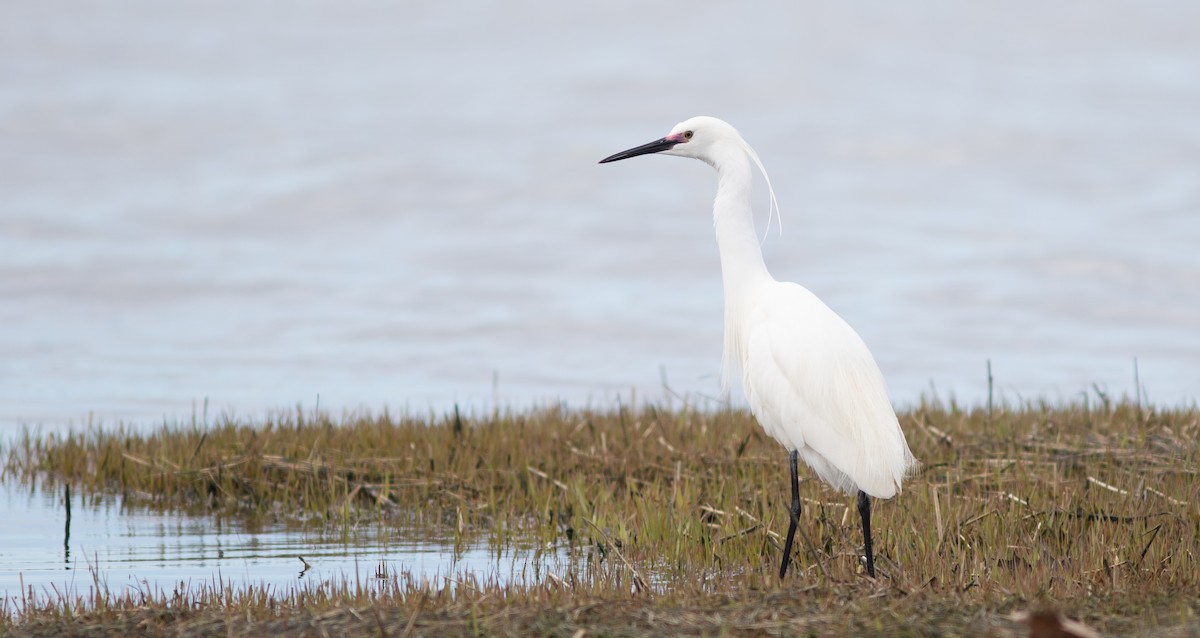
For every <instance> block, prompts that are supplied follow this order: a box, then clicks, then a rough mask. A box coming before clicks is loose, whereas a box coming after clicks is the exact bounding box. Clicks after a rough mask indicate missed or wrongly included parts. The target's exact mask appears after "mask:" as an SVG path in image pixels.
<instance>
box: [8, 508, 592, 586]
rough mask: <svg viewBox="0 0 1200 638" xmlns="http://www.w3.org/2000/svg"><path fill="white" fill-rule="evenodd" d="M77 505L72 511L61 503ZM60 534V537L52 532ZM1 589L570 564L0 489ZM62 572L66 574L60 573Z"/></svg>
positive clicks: (529, 571) (489, 572)
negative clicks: (148, 510) (2, 541)
mask: <svg viewBox="0 0 1200 638" xmlns="http://www.w3.org/2000/svg"><path fill="white" fill-rule="evenodd" d="M72 500H74V504H73V505H68V503H71V502H72ZM57 530H62V536H61V537H60V536H59V535H58V534H57V533H56V531H57ZM0 538H3V539H4V541H5V542H4V543H3V544H0V592H4V595H6V596H7V597H9V598H10V599H19V598H20V594H21V592H22V589H24V591H26V592H28V591H29V589H30V588H32V590H33V591H34V592H35V593H37V594H39V595H46V594H48V593H51V592H55V591H57V592H76V593H86V592H87V591H89V588H92V587H94V586H95V585H96V584H99V585H101V586H102V587H107V588H108V589H109V590H111V591H117V590H120V589H123V588H127V587H128V588H133V589H135V590H139V591H146V590H150V591H158V590H160V589H161V590H167V591H170V590H173V589H177V588H179V587H181V583H182V587H184V588H185V589H187V588H202V587H206V586H210V585H212V584H213V583H214V582H220V583H235V584H236V583H241V584H250V585H255V586H260V585H263V586H266V585H269V586H272V587H275V588H277V589H278V588H284V589H286V588H289V587H293V586H296V585H297V584H298V583H299V584H302V585H316V584H321V583H334V584H336V583H340V582H342V580H344V579H349V580H350V581H351V582H355V581H359V582H362V581H370V580H371V579H388V578H391V577H392V576H399V575H405V576H411V577H412V578H414V579H415V580H417V581H421V580H427V581H431V582H437V581H438V580H439V579H453V578H454V577H455V576H456V575H461V574H468V573H469V574H472V575H475V576H477V577H480V578H494V579H496V580H498V581H500V582H509V581H511V580H513V579H517V580H520V579H524V578H528V577H530V576H531V575H533V574H541V573H544V571H545V570H554V571H559V570H562V569H565V568H566V566H567V564H568V560H569V559H568V557H567V553H566V551H565V549H564V548H556V547H538V546H536V545H532V544H528V543H525V544H522V543H520V542H519V541H518V542H517V543H515V544H514V545H513V546H511V547H504V548H495V547H490V546H489V545H487V544H486V543H476V544H463V545H460V546H458V547H456V546H455V544H454V539H453V538H451V537H448V536H439V535H437V534H430V533H428V532H422V533H419V534H418V533H417V532H415V531H413V530H411V529H404V528H402V527H397V526H393V525H391V524H389V523H382V524H381V523H378V522H372V523H370V524H364V525H359V526H357V527H354V528H350V529H341V528H340V527H339V528H338V529H333V528H318V527H313V526H311V525H309V526H304V525H299V524H295V523H285V522H279V521H272V520H269V519H261V518H260V519H252V520H240V519H234V518H229V517H220V516H202V517H197V516H188V515H183V514H172V513H154V512H147V511H139V510H130V509H128V508H125V507H123V506H122V504H121V502H120V499H117V498H112V497H91V496H79V495H76V496H74V498H72V496H71V494H70V491H69V490H67V489H63V491H61V492H57V493H54V494H49V493H44V492H41V491H39V490H36V489H31V488H28V487H20V486H14V485H7V484H6V485H0ZM64 565H65V568H66V569H65V571H64V569H63V568H64Z"/></svg>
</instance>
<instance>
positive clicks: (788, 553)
mask: <svg viewBox="0 0 1200 638" xmlns="http://www.w3.org/2000/svg"><path fill="white" fill-rule="evenodd" d="M798 456H799V455H798V454H797V452H796V450H792V453H791V455H789V457H788V458H789V460H790V461H791V465H792V509H791V510H789V512H788V513H789V514H791V519H792V522H791V523H789V524H788V533H787V542H785V543H784V544H783V564H781V565H780V566H779V577H780V578H783V577H784V575H785V574H787V568H788V563H789V562H790V561H791V560H792V540H793V539H794V538H796V524H797V523H799V522H800V476H799V470H798V468H797V467H796V461H797V458H798Z"/></svg>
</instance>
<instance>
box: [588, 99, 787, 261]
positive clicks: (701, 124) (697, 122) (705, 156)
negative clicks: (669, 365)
mask: <svg viewBox="0 0 1200 638" xmlns="http://www.w3.org/2000/svg"><path fill="white" fill-rule="evenodd" d="M650 153H658V154H660V155H678V156H679V157H691V158H695V159H698V160H703V161H704V162H706V163H708V164H709V165H711V166H712V167H713V168H715V169H717V171H718V172H722V171H723V167H728V166H730V165H737V164H744V163H745V158H746V157H749V158H750V159H751V160H752V161H753V162H754V165H755V166H757V167H758V170H759V171H760V172H761V173H762V175H763V179H764V180H766V182H767V190H768V191H769V192H770V194H771V207H770V209H769V210H768V213H767V228H768V229H770V228H771V216H773V215H778V214H779V203H778V202H777V201H775V189H774V188H772V187H771V178H770V177H769V176H768V175H767V169H766V168H765V167H764V166H763V164H762V161H761V160H759V159H758V153H755V152H754V149H753V148H750V145H749V144H747V143H746V140H744V139H742V136H741V134H739V133H738V132H737V129H735V128H733V126H731V125H730V124H729V123H728V122H726V121H724V120H719V119H717V118H715V117H709V116H707V115H698V116H696V117H693V118H690V119H687V120H684V121H682V122H680V123H678V124H676V125H675V128H673V129H671V132H670V133H667V135H666V136H665V137H662V138H659V139H657V140H654V141H653V142H649V143H647V144H642V145H641V146H635V147H633V148H631V149H629V150H625V151H621V152H620V153H615V154H613V155H609V156H608V157H606V158H604V159H602V160H600V163H601V164H604V163H606V162H615V161H617V160H623V159H629V158H631V157H637V156H638V155H648V154H650ZM750 177H751V176H750V175H749V174H747V175H746V179H750ZM782 223H783V222H782V219H780V229H779V230H780V232H781V233H782V232H783V227H782ZM763 237H764V239H765V238H766V236H765V235H764V236H763Z"/></svg>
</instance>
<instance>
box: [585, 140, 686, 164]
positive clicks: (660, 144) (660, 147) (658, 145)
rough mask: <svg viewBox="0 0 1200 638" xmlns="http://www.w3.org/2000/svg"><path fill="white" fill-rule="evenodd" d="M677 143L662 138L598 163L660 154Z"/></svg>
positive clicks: (610, 156)
mask: <svg viewBox="0 0 1200 638" xmlns="http://www.w3.org/2000/svg"><path fill="white" fill-rule="evenodd" d="M678 143H679V142H677V141H675V140H669V139H667V138H665V137H664V138H662V139H659V140H654V141H653V142H650V143H649V144H642V145H641V146H635V147H633V148H631V149H629V150H627V151H621V152H620V153H617V154H615V155H609V156H608V157H606V158H604V159H602V160H600V163H601V164H605V163H608V162H615V161H617V160H623V159H629V158H631V157H637V156H638V155H647V154H650V153H661V152H663V151H667V150H670V149H672V148H675V145H676V144H678Z"/></svg>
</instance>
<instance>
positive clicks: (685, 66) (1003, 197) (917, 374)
mask: <svg viewBox="0 0 1200 638" xmlns="http://www.w3.org/2000/svg"><path fill="white" fill-rule="evenodd" d="M1197 24H1200V5H1197V4H1195V3H1194V2H1187V1H1185V0H1179V1H1170V0H1163V1H1152V2H1132V1H1128V2H1125V1H1111V0H1100V1H1097V2H1088V3H1059V4H1052V5H1047V4H1045V3H1035V2H1031V1H1019V2H992V1H987V2H972V3H961V2H945V1H933V0H929V1H923V2H916V3H905V4H903V5H899V4H895V3H888V2H883V1H876V2H863V3H822V2H798V3H790V2H758V3H748V4H741V5H736V6H735V5H730V4H728V3H708V2H700V3H696V2H686V3H685V2H665V3H642V2H625V1H622V0H617V1H616V2H606V3H603V4H602V5H595V6H574V5H565V4H561V3H558V4H555V3H541V2H506V3H498V4H497V3H481V2H451V3H433V2H410V3H373V2H359V1H351V2H339V3H316V2H290V3H262V4H250V5H248V4H246V3H243V2H229V1H227V0H205V1H203V2H201V1H198V0H185V1H181V2H171V3H162V2H152V1H149V0H140V1H138V0H132V1H122V2H116V3H91V2H78V1H74V2H73V1H64V2H38V3H7V4H5V5H4V6H2V7H0V325H3V330H0V430H3V431H6V432H8V433H12V432H14V431H16V428H17V427H19V426H21V425H35V426H43V427H46V428H51V429H56V428H62V427H67V426H73V427H77V428H78V427H86V425H87V424H88V423H93V424H108V425H112V424H115V423H117V422H122V421H123V422H128V423H132V424H153V423H155V422H161V421H162V420H164V419H165V420H167V421H187V420H189V419H190V418H191V416H192V415H193V414H195V413H202V412H203V410H204V409H203V408H202V407H201V406H203V405H204V404H205V402H206V401H207V405H208V414H209V415H210V416H211V415H215V414H218V413H222V412H224V413H233V414H236V415H239V416H242V417H247V418H251V419H254V418H259V417H261V416H262V415H264V414H265V413H266V412H268V411H272V410H278V409H281V408H283V409H286V408H289V407H291V406H294V405H296V404H297V403H301V404H303V405H304V406H305V409H308V408H311V407H312V406H314V404H315V403H316V402H317V397H320V399H319V400H320V405H321V407H322V408H323V409H327V410H330V411H333V412H334V413H335V414H336V413H337V412H338V411H339V410H366V411H372V412H377V411H380V410H382V409H384V408H385V407H387V408H390V409H392V410H397V409H400V410H405V409H407V410H414V411H425V410H430V409H432V410H434V411H444V410H448V409H450V407H451V406H452V405H453V404H454V403H455V402H458V403H461V404H463V405H464V407H465V408H466V409H468V410H472V409H475V410H479V409H487V408H490V407H491V406H492V405H493V404H494V403H495V402H496V401H499V402H500V403H501V404H504V405H509V406H513V407H515V408H518V409H519V408H521V407H524V406H528V405H530V404H533V403H538V402H544V401H553V400H565V401H567V402H569V403H572V404H575V405H581V404H583V403H590V404H591V405H593V406H596V405H604V404H607V403H609V402H611V401H613V400H614V398H615V397H617V396H618V395H621V396H624V397H626V398H627V397H628V395H629V393H630V392H631V391H636V392H637V393H638V396H639V397H640V398H647V399H656V398H659V397H662V396H663V394H664V392H663V389H662V378H663V376H664V375H665V377H666V379H667V381H668V383H669V384H670V386H671V388H672V389H673V390H674V391H675V392H677V393H680V394H688V395H692V396H717V395H718V392H719V380H718V376H717V375H718V372H719V368H720V352H721V348H720V340H721V329H722V322H721V299H720V295H721V289H720V282H719V264H718V262H717V253H716V247H715V243H714V240H713V236H712V227H711V222H710V217H709V210H710V209H709V206H710V203H711V197H712V193H713V190H714V182H713V176H712V174H711V171H710V170H709V169H708V168H707V167H705V166H703V165H701V164H699V163H697V162H688V161H684V160H680V159H676V158H640V159H638V160H631V161H628V162H621V163H617V164H612V165H605V166H598V165H597V164H596V162H597V161H598V160H599V159H600V158H602V157H604V156H606V155H608V154H610V153H613V152H615V151H618V150H621V149H624V148H628V147H630V146H633V145H636V144H640V143H643V142H646V141H649V140H651V139H654V138H657V137H659V136H661V135H662V134H664V133H665V132H666V131H668V130H669V129H670V127H671V126H672V125H673V124H674V123H675V122H677V121H680V120H682V119H684V118H686V117H689V116H692V115H697V114H709V115H716V116H719V117H722V118H724V119H727V120H729V121H730V122H732V123H733V124H734V125H735V126H737V127H738V128H739V129H740V130H741V131H742V133H743V134H744V135H745V137H746V138H747V139H748V140H749V141H750V143H751V144H753V145H754V146H755V147H756V148H757V150H758V153H759V155H760V156H761V157H762V159H763V161H764V162H765V164H766V166H767V167H768V169H769V170H770V172H771V175H772V180H773V182H774V184H775V188H776V191H777V194H778V196H779V201H780V204H781V207H782V213H783V221H784V233H783V235H782V236H777V235H774V234H772V235H771V236H770V237H769V238H768V239H767V241H766V244H765V246H764V250H765V253H766V258H767V261H768V265H769V267H770V268H771V269H772V271H773V272H774V274H775V275H776V276H777V277H779V278H781V279H790V280H794V281H798V282H800V283H802V284H804V285H806V286H808V287H809V288H811V289H812V290H813V291H815V292H816V293H817V294H818V295H819V296H821V297H822V298H823V299H825V300H826V301H827V302H828V303H829V304H830V305H831V306H832V307H833V308H834V309H835V310H836V311H838V312H839V313H840V314H842V316H844V317H845V318H846V319H847V320H848V321H849V322H850V323H851V325H853V326H854V327H855V328H856V329H857V330H858V331H859V332H860V334H862V336H863V337H864V339H865V340H866V342H867V343H868V345H869V346H870V347H871V348H872V351H873V352H874V353H875V355H876V357H877V359H878V360H879V363H880V365H881V367H882V369H883V371H884V374H885V376H886V377H887V379H888V383H889V387H890V390H891V393H892V396H893V399H894V400H895V401H896V402H897V403H899V404H904V403H911V402H913V401H916V400H917V399H918V398H919V397H920V396H921V394H922V393H928V392H930V391H931V388H936V389H937V392H938V393H939V395H940V396H942V397H943V398H944V397H948V396H957V397H958V398H959V399H961V400H964V401H968V402H979V401H982V400H984V398H985V397H986V392H987V386H986V377H985V363H986V362H987V361H988V360H990V361H991V362H992V367H993V372H994V375H995V378H996V389H997V391H998V392H999V393H1000V395H1001V396H1002V397H1005V398H1008V399H1014V400H1015V399H1020V398H1033V397H1048V398H1051V399H1070V398H1073V397H1077V396H1079V394H1080V393H1081V392H1084V391H1087V390H1088V389H1089V388H1091V387H1092V385H1093V384H1095V385H1096V386H1097V387H1099V388H1100V389H1101V390H1103V391H1107V392H1109V393H1111V394H1114V395H1120V394H1123V393H1129V394H1132V393H1133V391H1134V374H1133V361H1134V359H1135V357H1136V359H1137V361H1138V368H1139V375H1140V380H1141V382H1142V384H1143V385H1144V386H1145V388H1146V390H1147V392H1148V396H1149V399H1150V400H1151V401H1154V402H1157V403H1161V404H1173V403H1179V402H1191V401H1195V399H1196V397H1197V396H1198V395H1200V251H1198V250H1197V248H1196V247H1197V244H1198V240H1200V118H1198V117H1196V114H1197V113H1200V83H1198V82H1197V81H1196V78H1198V77H1200V40H1198V39H1197V38H1196V37H1195V25H1197ZM759 195H760V200H761V201H760V202H759V204H760V205H765V194H763V193H761V192H760V193H759ZM763 210H765V208H764V209H763ZM759 219H760V223H762V222H763V221H765V214H763V215H760V218H759ZM735 399H736V395H735ZM201 416H203V415H201ZM6 489H7V490H8V491H6V492H4V498H5V499H6V500H5V503H6V507H7V512H9V513H7V514H6V515H5V516H4V518H5V520H8V521H10V525H12V524H13V523H12V521H14V520H18V521H20V524H19V525H18V526H17V527H10V528H9V529H7V530H5V531H3V532H2V533H0V536H3V537H4V539H5V543H4V544H3V545H4V547H5V548H10V549H6V550H5V551H7V552H8V553H7V554H3V555H0V561H3V563H4V564H0V582H2V586H3V587H4V588H5V589H7V590H9V591H11V589H12V587H13V583H15V582H18V581H17V577H16V574H20V573H23V574H25V579H26V582H27V583H36V584H39V585H42V586H45V585H47V584H49V583H51V582H54V583H58V584H60V585H61V584H63V583H68V582H71V581H68V580H64V579H66V578H74V579H75V581H74V582H78V580H79V578H81V574H82V573H83V572H79V571H78V570H76V571H75V572H68V571H67V570H62V571H63V572H64V573H65V574H67V575H64V576H62V577H61V578H60V577H59V576H58V575H57V574H58V572H59V570H60V569H61V568H62V567H63V566H64V565H63V563H62V560H63V556H62V555H61V552H62V550H63V546H62V539H61V538H60V537H59V536H58V532H59V531H61V527H62V521H61V520H60V519H59V518H56V517H61V515H62V511H61V503H57V504H56V503H55V502H53V501H54V498H55V497H53V496H48V495H36V494H32V495H31V494H23V493H21V492H20V491H19V490H18V491H16V492H13V491H12V487H11V486H9V488H6ZM39 499H40V500H39ZM106 507H107V508H106ZM114 507H115V506H112V505H109V506H103V505H100V506H97V507H96V508H92V509H88V508H86V507H83V506H79V507H77V509H76V516H77V517H78V518H77V520H78V521H80V525H81V527H80V529H81V530H84V529H91V530H94V531H93V532H89V533H93V534H94V535H93V536H88V533H85V532H83V531H81V532H79V536H78V537H77V538H78V543H79V544H78V545H77V546H72V552H73V554H72V555H73V556H75V557H76V558H75V559H74V560H80V559H82V557H84V556H88V555H90V553H91V552H92V551H96V552H99V554H98V556H99V560H101V561H102V563H103V568H104V569H105V570H107V571H106V572H105V573H106V574H108V575H109V580H110V582H111V583H114V584H116V585H117V586H123V585H124V584H125V582H126V581H127V580H129V579H134V580H136V579H137V578H149V579H151V580H156V582H158V581H162V582H170V581H171V580H172V579H178V578H185V577H186V578H201V577H203V576H204V575H205V574H210V575H211V574H214V573H215V572H216V571H217V569H218V568H219V569H220V570H221V572H222V573H223V574H224V575H226V576H231V575H232V576H233V577H235V578H237V579H240V580H243V581H245V582H255V579H256V578H259V577H260V576H264V575H265V577H266V578H268V579H271V578H276V577H277V578H278V579H281V580H280V581H279V582H283V581H282V579H291V578H292V577H293V576H292V574H291V572H292V571H293V570H295V569H296V562H297V561H296V559H295V558H294V557H292V556H291V554H292V553H297V552H298V549H297V545H299V546H301V547H310V546H312V545H313V544H319V543H318V541H315V540H313V539H312V538H311V537H309V536H304V535H302V534H299V533H297V532H294V531H288V530H286V529H281V528H270V529H265V530H260V531H247V530H241V529H238V528H233V529H230V528H228V527H226V528H224V529H223V530H216V529H215V528H214V527H213V526H214V525H215V523H214V522H213V521H209V520H194V519H186V518H179V517H171V516H163V517H147V516H146V515H143V514H139V513H136V512H123V511H120V509H119V508H116V509H114ZM89 517H90V518H89ZM130 530H132V531H130ZM155 530H158V531H155ZM177 538H184V539H191V540H184V541H179V542H180V543H181V544H180V547H181V548H182V549H178V548H175V549H173V547H174V546H173V545H172V543H175V542H176V540H175V539H177ZM197 539H199V540H197ZM218 539H219V542H220V543H221V544H222V551H225V554H226V556H231V557H232V558H230V559H228V560H225V561H224V562H222V561H219V560H216V559H212V558H211V557H210V556H208V554H206V553H205V552H207V551H208V550H209V549H212V548H213V547H215V545H216V544H217V543H218ZM18 540H19V541H20V542H19V543H18ZM396 542H397V541H395V540H394V539H391V540H389V539H386V538H385V539H383V540H378V539H376V540H371V539H365V540H361V542H359V543H356V547H358V549H354V548H351V549H347V550H345V551H343V550H338V549H337V548H333V549H330V550H329V553H330V555H337V556H339V558H336V559H330V561H331V562H330V565H331V567H330V569H331V570H332V569H333V568H334V567H338V568H340V567H341V566H345V565H350V564H353V561H354V560H358V559H356V558H355V556H358V554H356V553H355V552H359V553H362V552H365V558H361V557H360V558H361V560H363V561H365V562H368V563H370V562H373V561H376V560H381V559H382V557H385V556H395V555H403V554H404V552H406V551H409V550H396V549H395V547H396V545H395V544H394V543H396ZM14 547H16V548H18V549H15V550H14V549H11V548H14ZM254 547H259V548H263V547H265V548H266V549H262V550H261V551H257V550H254V549H253V548H254ZM123 548H124V549H123ZM155 548H158V549H155ZM197 548H199V549H197ZM14 551H16V552H19V554H20V559H19V560H18V559H14V558H12V556H13V555H14V554H13V553H12V552H14ZM123 551H125V552H128V553H127V554H121V552H123ZM439 551H442V552H443V554H442V555H443V556H444V555H445V554H444V553H445V551H446V550H445V548H444V547H443V548H442V549H440V550H439ZM338 552H341V553H340V554H339V553H338ZM485 555H486V553H485ZM347 557H349V558H347ZM14 561H15V562H14ZM21 561H25V562H21ZM30 561H32V562H30ZM105 561H107V562H105ZM439 561H440V562H439ZM444 561H445V559H444V558H439V559H437V560H435V561H433V562H432V563H431V564H432V565H434V567H432V568H431V570H432V571H435V572H436V571H437V570H445V569H447V568H448V567H447V565H446V563H445V562H444ZM419 571H421V572H422V573H426V572H428V571H430V570H424V569H421V570H419ZM71 574H73V575H71Z"/></svg>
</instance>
